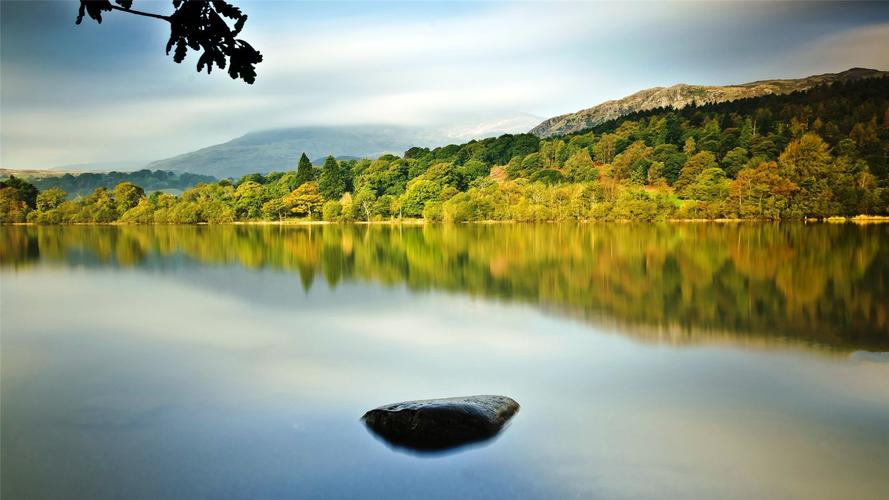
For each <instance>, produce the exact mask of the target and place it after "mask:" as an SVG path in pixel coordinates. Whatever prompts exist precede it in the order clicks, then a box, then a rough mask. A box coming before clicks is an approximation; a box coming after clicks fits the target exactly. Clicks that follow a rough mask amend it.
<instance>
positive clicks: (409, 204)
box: [401, 179, 442, 217]
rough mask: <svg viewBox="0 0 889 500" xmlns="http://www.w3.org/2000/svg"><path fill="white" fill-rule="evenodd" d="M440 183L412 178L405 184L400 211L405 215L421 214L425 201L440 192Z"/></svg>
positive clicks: (434, 197)
mask: <svg viewBox="0 0 889 500" xmlns="http://www.w3.org/2000/svg"><path fill="white" fill-rule="evenodd" d="M441 190H442V187H441V184H439V183H437V182H434V181H430V180H426V179H414V180H413V181H411V182H410V183H409V184H408V186H407V191H405V192H404V195H403V196H402V200H401V212H402V215H404V216H406V217H419V216H421V215H422V214H423V208H425V207H426V203H427V202H429V201H431V200H434V199H436V198H437V197H438V195H439V194H440V193H441Z"/></svg>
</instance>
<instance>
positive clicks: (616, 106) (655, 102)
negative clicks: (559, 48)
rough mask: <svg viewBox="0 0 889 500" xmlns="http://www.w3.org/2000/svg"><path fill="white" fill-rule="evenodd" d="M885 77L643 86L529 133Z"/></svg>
mask: <svg viewBox="0 0 889 500" xmlns="http://www.w3.org/2000/svg"><path fill="white" fill-rule="evenodd" d="M881 76H889V71H881V70H876V69H869V68H851V69H848V70H846V71H842V72H840V73H824V74H820V75H811V76H807V77H804V78H796V79H772V80H757V81H754V82H748V83H740V84H734V85H722V86H719V85H693V84H687V83H678V84H675V85H671V86H669V87H652V88H648V89H643V90H640V91H638V92H635V93H633V94H630V95H628V96H626V97H623V98H620V99H612V100H609V101H605V102H603V103H601V104H598V105H596V106H593V107H591V108H585V109H582V110H580V111H576V112H574V113H566V114H563V115H559V116H554V117H552V118H549V119H547V120H544V121H543V122H541V123H540V124H539V125H537V126H536V127H534V128H532V129H531V130H530V131H529V133H531V134H534V135H536V136H538V137H541V138H547V137H552V136H556V135H565V134H570V133H573V132H579V131H581V130H585V129H588V128H592V127H595V126H596V125H600V124H602V123H605V122H607V121H610V120H614V119H617V118H620V117H622V116H625V115H628V114H631V113H635V112H638V111H647V110H650V109H655V108H661V107H663V108H666V107H672V108H675V109H681V108H684V107H685V106H688V105H690V104H692V103H695V104H697V105H703V104H715V103H720V102H727V101H735V100H739V99H746V98H750V97H760V96H764V95H769V94H789V93H792V92H796V91H800V90H807V89H810V88H812V87H816V86H818V85H823V84H826V83H836V82H845V81H854V80H861V79H864V78H877V77H881Z"/></svg>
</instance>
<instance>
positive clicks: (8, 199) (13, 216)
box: [0, 186, 29, 224]
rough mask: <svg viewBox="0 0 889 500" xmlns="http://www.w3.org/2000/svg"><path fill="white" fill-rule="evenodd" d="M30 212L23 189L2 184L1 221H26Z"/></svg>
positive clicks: (0, 200)
mask: <svg viewBox="0 0 889 500" xmlns="http://www.w3.org/2000/svg"><path fill="white" fill-rule="evenodd" d="M28 212H29V209H28V203H27V202H26V201H25V200H24V198H23V197H22V193H21V191H19V190H18V189H16V188H13V187H3V186H0V223H2V224H9V223H12V222H25V220H26V218H27V216H28Z"/></svg>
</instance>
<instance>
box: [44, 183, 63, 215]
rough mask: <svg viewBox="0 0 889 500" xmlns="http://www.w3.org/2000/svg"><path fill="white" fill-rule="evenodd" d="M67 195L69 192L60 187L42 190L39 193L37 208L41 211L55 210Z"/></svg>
mask: <svg viewBox="0 0 889 500" xmlns="http://www.w3.org/2000/svg"><path fill="white" fill-rule="evenodd" d="M67 197H68V194H67V193H65V192H64V191H62V190H61V189H59V188H49V189H47V190H46V191H41V192H40V193H39V194H38V195H37V210H40V211H41V212H48V211H50V210H55V209H56V208H58V206H59V205H61V204H62V202H64V201H65V198H67Z"/></svg>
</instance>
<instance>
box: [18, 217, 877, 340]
mask: <svg viewBox="0 0 889 500" xmlns="http://www.w3.org/2000/svg"><path fill="white" fill-rule="evenodd" d="M0 232H2V235H3V238H2V242H0V262H2V265H3V266H4V267H6V268H15V269H20V268H23V267H26V266H28V265H30V264H33V263H37V262H47V263H53V262H56V263H62V264H65V265H82V266H94V265H102V266H108V265H111V266H119V267H137V266H156V265H163V266H165V267H171V266H177V265H184V263H187V262H188V261H193V262H199V263H201V264H204V265H238V266H242V267H245V268H250V269H266V268H269V269H280V270H286V271H288V272H294V273H297V274H298V276H299V280H300V283H301V285H302V287H303V288H304V289H305V290H306V291H308V290H309V289H310V288H311V287H312V286H318V285H319V283H323V282H326V283H327V285H328V286H330V287H336V286H337V285H338V284H340V283H342V282H350V281H365V282H373V283H378V284H381V285H384V286H395V285H399V286H400V285H405V286H407V287H408V288H409V289H410V290H413V291H424V290H443V291H449V292H454V293H461V294H468V295H471V296H477V297H484V298H493V299H499V300H504V301H521V302H525V303H531V304H535V305H538V306H540V307H543V308H545V309H547V310H552V311H556V312H558V313H560V314H568V315H572V316H576V317H579V318H582V319H585V320H588V321H592V322H608V323H611V324H616V325H618V326H619V327H620V328H618V329H619V330H621V331H623V332H627V333H630V334H633V335H637V336H640V337H641V338H645V339H650V340H657V341H668V342H673V343H683V342H702V341H703V342H718V341H723V340H729V341H737V340H739V339H743V340H746V341H751V342H771V343H775V342H788V341H793V342H796V343H800V342H802V343H810V344H817V345H820V346H825V347H830V348H834V349H838V350H854V349H866V350H887V349H889V255H887V253H889V250H887V245H885V244H884V243H885V242H886V241H889V238H887V237H889V227H887V226H885V225H871V226H853V225H848V224H847V225H831V224H818V225H811V224H810V225H804V224H752V223H750V224H663V225H653V224H639V225H634V224H545V225H517V224H508V225H425V226H388V225H369V226H368V225H328V226H234V225H220V226H147V227H139V226H71V227H48V226H42V227H33V226H29V227H14V226H4V227H2V228H0ZM321 278H323V281H321Z"/></svg>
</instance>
